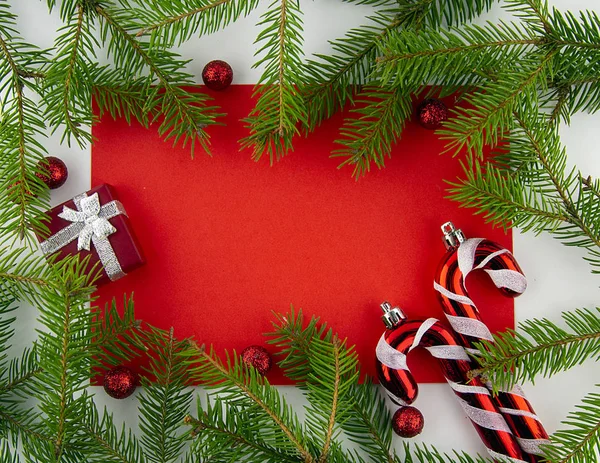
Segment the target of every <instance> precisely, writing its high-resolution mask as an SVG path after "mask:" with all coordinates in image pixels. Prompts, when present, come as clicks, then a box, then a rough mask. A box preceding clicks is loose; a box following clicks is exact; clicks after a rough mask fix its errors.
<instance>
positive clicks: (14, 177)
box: [0, 2, 48, 243]
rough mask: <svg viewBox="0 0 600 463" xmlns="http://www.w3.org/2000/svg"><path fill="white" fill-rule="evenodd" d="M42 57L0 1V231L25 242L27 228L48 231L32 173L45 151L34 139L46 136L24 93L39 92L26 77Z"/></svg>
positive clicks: (42, 189) (43, 192)
mask: <svg viewBox="0 0 600 463" xmlns="http://www.w3.org/2000/svg"><path fill="white" fill-rule="evenodd" d="M44 59H45V55H44V53H43V52H41V51H40V50H39V49H38V48H36V47H35V46H33V45H31V44H29V43H26V42H24V41H23V40H22V39H21V37H20V36H19V33H18V31H17V29H16V16H15V15H14V14H12V13H11V11H10V9H9V5H8V4H7V3H5V2H2V3H0V94H1V95H2V99H1V100H0V223H2V226H1V227H0V232H1V233H2V234H7V233H8V234H11V235H13V236H16V237H17V238H19V239H23V238H27V239H28V240H29V242H30V243H31V242H32V240H31V237H30V233H29V231H30V230H34V231H37V232H39V233H43V232H45V231H47V228H46V226H45V223H44V222H45V221H46V220H47V219H46V217H45V215H44V211H45V210H46V209H47V208H48V193H47V187H46V186H45V185H44V183H43V182H42V181H41V180H40V179H39V178H38V177H37V176H36V175H35V174H36V173H37V174H40V173H41V172H42V169H41V167H40V166H39V163H40V161H41V160H42V159H43V157H44V155H45V154H46V149H45V147H44V146H43V145H42V144H41V143H40V142H39V141H38V138H40V137H44V136H45V123H44V121H43V119H42V118H41V117H40V115H39V113H38V108H37V105H36V104H35V103H34V102H33V101H32V100H31V99H30V98H29V97H28V96H27V94H28V93H29V92H31V93H32V94H39V93H40V88H39V85H38V83H37V78H36V77H33V78H32V77H31V76H38V75H41V71H39V68H40V66H41V64H42V63H43V61H44Z"/></svg>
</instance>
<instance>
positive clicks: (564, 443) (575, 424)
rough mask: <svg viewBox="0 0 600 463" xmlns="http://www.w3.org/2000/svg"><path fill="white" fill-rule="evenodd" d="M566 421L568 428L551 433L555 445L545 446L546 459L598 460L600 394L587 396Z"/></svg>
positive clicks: (555, 462)
mask: <svg viewBox="0 0 600 463" xmlns="http://www.w3.org/2000/svg"><path fill="white" fill-rule="evenodd" d="M598 386H600V385H598V384H597V385H596V387H598ZM562 424H564V425H566V426H568V428H566V429H561V430H558V431H556V432H555V433H554V434H553V435H552V436H551V445H549V446H545V447H544V456H545V458H546V459H547V460H548V461H551V462H553V463H588V462H591V461H594V460H595V459H596V458H597V456H598V449H599V448H600V394H599V393H597V392H592V393H590V394H588V395H587V396H585V397H584V398H583V400H582V403H581V404H579V405H577V406H576V409H575V411H573V412H571V413H569V416H568V417H567V419H566V420H564V421H563V422H562Z"/></svg>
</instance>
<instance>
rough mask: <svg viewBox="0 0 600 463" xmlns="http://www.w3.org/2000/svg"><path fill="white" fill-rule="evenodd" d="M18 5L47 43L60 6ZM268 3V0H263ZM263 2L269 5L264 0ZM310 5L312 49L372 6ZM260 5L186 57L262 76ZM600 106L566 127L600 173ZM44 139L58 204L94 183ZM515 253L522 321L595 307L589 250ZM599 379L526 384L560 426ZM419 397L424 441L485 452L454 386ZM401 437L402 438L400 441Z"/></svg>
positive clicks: (26, 28) (83, 155)
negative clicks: (59, 171)
mask: <svg viewBox="0 0 600 463" xmlns="http://www.w3.org/2000/svg"><path fill="white" fill-rule="evenodd" d="M11 3H12V4H13V5H14V11H15V12H16V13H17V14H19V16H20V26H21V30H22V32H23V34H24V35H25V38H26V40H29V41H32V42H34V43H36V44H38V45H39V46H42V47H46V46H50V45H51V44H52V40H53V37H54V34H55V31H56V29H57V27H59V25H60V21H59V19H58V16H57V14H56V12H55V13H54V14H53V15H51V16H49V15H48V13H47V11H46V6H45V3H46V2H41V1H40V0H13V1H12V2H11ZM266 3H270V2H265V4H266ZM550 3H551V4H552V5H555V6H556V7H558V8H559V9H563V10H564V9H567V8H570V9H571V10H576V9H584V8H590V9H593V8H596V9H597V8H598V3H597V1H596V0H560V1H559V0H551V1H550ZM263 8H264V5H263ZM302 8H303V11H304V12H305V16H304V24H305V31H306V33H305V39H306V40H305V42H306V50H307V51H308V52H311V53H312V52H315V51H318V52H323V53H327V52H328V51H329V44H328V43H327V40H328V39H333V38H336V37H338V36H341V35H342V34H343V32H344V31H345V30H347V29H349V28H351V27H355V26H358V25H360V24H361V23H363V21H364V15H365V14H366V13H368V12H369V8H367V7H364V6H356V5H352V4H347V3H342V2H341V1H339V0H320V1H313V0H302ZM259 14H260V13H259V12H254V13H253V14H252V15H251V16H250V17H249V18H246V19H244V20H241V21H239V22H238V23H236V24H235V25H232V26H230V27H229V28H227V29H226V30H225V31H221V32H219V33H217V34H214V35H212V36H209V37H205V38H203V39H196V40H191V41H189V42H188V43H186V44H185V45H184V47H183V48H182V51H183V53H184V56H185V57H186V58H194V62H193V63H192V64H191V65H190V69H191V70H192V71H193V72H194V74H195V75H197V76H198V79H199V74H200V71H201V69H202V67H203V65H204V63H206V62H207V61H209V60H211V59H215V58H220V59H224V60H226V61H228V62H229V63H230V64H231V65H232V66H233V68H234V70H235V82H234V83H253V82H255V81H256V80H257V79H258V77H259V73H260V71H259V70H254V69H252V68H251V66H252V63H253V62H254V57H253V53H254V49H255V47H254V45H253V41H254V38H255V36H256V29H255V27H254V24H255V23H256V22H257V20H258V18H259ZM506 16H507V14H506V13H505V12H504V11H501V10H500V8H499V7H496V8H494V10H493V11H492V12H490V13H488V14H487V15H486V16H485V18H482V19H481V20H483V19H488V20H491V21H495V20H497V19H498V18H500V17H503V18H505V17H506ZM599 126H600V114H597V115H595V116H589V115H584V114H582V115H577V116H576V117H574V118H573V121H572V126H571V127H565V128H563V135H564V138H563V140H564V143H565V144H566V146H567V148H568V152H569V156H570V162H572V163H575V164H577V165H578V166H579V168H580V169H581V170H582V172H584V173H585V174H586V175H587V174H589V175H592V176H594V177H598V176H600V162H599V161H598V159H600V158H599V155H600V152H599V149H598V147H599V146H600V130H597V129H598V127H599ZM46 146H47V147H48V151H49V152H50V153H52V154H55V155H58V156H59V157H61V158H63V159H64V160H65V161H66V162H67V164H68V166H69V170H70V176H69V180H68V182H67V184H66V185H65V186H64V187H63V188H61V189H59V190H57V191H55V192H54V193H53V197H52V202H53V204H58V203H60V202H62V201H64V200H66V199H68V198H70V197H72V196H74V195H75V194H77V193H79V192H81V191H84V190H86V189H88V188H89V187H90V154H89V149H88V150H83V151H82V150H79V149H77V148H68V147H65V146H59V138H58V136H52V137H50V138H49V139H48V140H47V143H46ZM514 247H515V254H516V256H517V258H518V259H519V262H520V263H521V266H522V267H523V269H524V271H525V273H526V274H527V275H528V277H529V288H528V289H527V292H526V293H525V295H523V296H522V297H520V298H519V299H517V301H516V318H517V321H520V320H523V319H526V318H530V317H547V318H550V319H553V320H558V318H559V314H560V312H561V311H563V310H569V309H574V308H577V307H594V306H595V304H597V303H598V301H600V297H599V296H600V288H599V286H600V276H593V275H592V274H591V273H590V269H589V266H588V265H587V264H586V263H585V262H584V261H583V259H581V256H582V255H583V254H582V253H581V252H579V251H578V250H576V249H572V248H566V247H564V246H562V245H561V244H560V243H559V242H557V241H555V240H553V239H552V238H551V237H549V236H544V235H543V236H540V237H534V236H532V235H520V234H519V233H518V232H515V236H514ZM34 318H35V312H34V310H33V309H31V308H27V307H23V308H22V310H21V312H20V317H19V326H18V327H17V328H18V336H17V339H20V340H23V341H24V342H27V340H30V339H32V337H33V330H32V326H33V321H34ZM596 383H600V370H599V369H598V367H597V365H595V364H593V363H588V364H586V365H585V366H583V367H579V368H575V369H573V370H571V371H570V372H568V373H566V374H560V375H557V376H556V377H554V378H552V379H550V380H540V381H539V382H538V383H536V385H535V386H533V385H525V390H526V392H527V393H528V395H529V398H530V401H531V402H532V403H533V405H534V407H535V409H536V411H537V413H538V414H539V415H540V416H541V418H542V420H543V422H544V424H545V426H546V428H547V430H548V431H549V432H553V431H555V430H556V429H557V428H559V426H560V421H561V420H562V419H564V418H565V416H566V414H567V413H568V412H569V411H571V410H572V409H573V407H574V405H575V404H577V403H579V401H580V400H581V398H582V397H583V396H584V395H585V394H586V393H588V392H590V391H591V390H592V388H593V385H594V384H596ZM282 389H285V392H286V394H287V395H288V396H289V398H290V400H291V401H292V402H293V403H295V404H297V405H298V406H301V405H302V403H303V400H302V398H301V394H300V393H299V391H297V390H296V389H294V388H291V387H285V388H282ZM96 400H97V402H98V404H99V405H100V406H104V405H106V406H107V407H108V408H109V409H110V410H112V411H113V412H114V413H115V415H116V418H117V421H118V420H119V419H123V420H126V421H127V422H128V423H130V424H131V425H132V426H136V425H137V423H136V418H135V417H136V412H135V407H136V401H135V400H133V399H129V400H125V401H120V402H116V401H113V400H111V399H108V400H107V399H106V396H105V395H104V394H103V393H100V394H98V396H97V397H96ZM416 405H417V406H418V407H419V408H420V409H421V410H422V411H423V414H424V415H425V420H426V425H425V431H424V432H423V434H422V435H421V436H420V437H419V438H418V440H419V441H423V442H427V443H429V444H434V445H436V446H437V447H438V448H439V449H441V450H452V449H456V450H465V451H468V452H472V453H474V452H484V448H483V446H482V444H481V443H480V441H479V439H478V437H477V435H476V433H475V431H474V430H473V428H472V427H471V426H470V424H469V423H468V420H467V419H466V418H465V417H464V415H463V413H462V410H461V409H460V407H459V405H458V404H457V403H456V402H455V401H454V400H453V395H452V393H451V391H450V389H449V388H448V387H447V386H446V385H443V384H439V385H437V384H436V385H424V386H422V387H421V395H420V399H419V400H418V401H417V403H416ZM400 446H401V443H400V442H398V448H399V449H400Z"/></svg>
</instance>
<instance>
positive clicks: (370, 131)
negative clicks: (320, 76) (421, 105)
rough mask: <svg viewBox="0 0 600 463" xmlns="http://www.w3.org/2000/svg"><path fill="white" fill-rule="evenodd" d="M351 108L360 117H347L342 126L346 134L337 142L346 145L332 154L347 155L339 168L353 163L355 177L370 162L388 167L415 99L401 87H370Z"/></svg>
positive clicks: (368, 169)
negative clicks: (389, 158) (386, 162)
mask: <svg viewBox="0 0 600 463" xmlns="http://www.w3.org/2000/svg"><path fill="white" fill-rule="evenodd" d="M357 102H358V103H359V104H360V105H361V106H359V107H357V108H355V109H353V110H352V112H353V113H355V114H356V115H357V116H358V117H355V118H348V119H346V120H345V121H344V125H343V126H342V128H341V129H340V135H341V136H342V137H343V138H341V139H338V140H336V143H339V144H341V145H343V146H344V147H343V148H340V149H337V150H334V151H333V153H332V157H344V158H346V159H345V160H344V161H343V162H342V163H341V164H340V167H342V166H345V165H352V166H354V172H353V175H354V177H356V178H359V177H361V176H362V175H365V174H366V173H367V172H369V171H370V170H371V163H374V164H375V165H376V166H377V167H378V168H380V169H381V168H383V167H385V157H386V156H389V155H390V153H391V150H392V147H393V145H394V143H396V141H397V140H398V138H400V135H401V133H402V130H403V128H404V125H405V124H406V121H407V120H408V119H409V118H410V117H411V115H412V100H411V97H410V95H408V94H407V93H406V91H405V90H404V89H402V88H399V87H397V88H395V89H392V90H391V91H386V90H384V89H382V88H379V87H369V88H367V89H366V90H365V91H364V92H363V93H362V94H361V95H359V97H358V98H357Z"/></svg>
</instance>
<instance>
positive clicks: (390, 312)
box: [380, 302, 406, 330]
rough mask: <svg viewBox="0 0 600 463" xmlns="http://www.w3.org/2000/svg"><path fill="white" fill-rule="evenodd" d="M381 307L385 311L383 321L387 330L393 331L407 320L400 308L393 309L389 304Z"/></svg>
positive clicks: (384, 303) (386, 303)
mask: <svg viewBox="0 0 600 463" xmlns="http://www.w3.org/2000/svg"><path fill="white" fill-rule="evenodd" d="M380 307H381V310H383V315H382V317H381V319H382V320H383V323H384V324H385V326H386V328H387V329H390V330H391V329H392V328H395V327H396V326H398V325H399V324H400V323H402V321H403V320H406V315H405V314H404V312H402V309H400V308H399V307H392V304H390V303H389V302H383V303H382V304H381V305H380Z"/></svg>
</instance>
